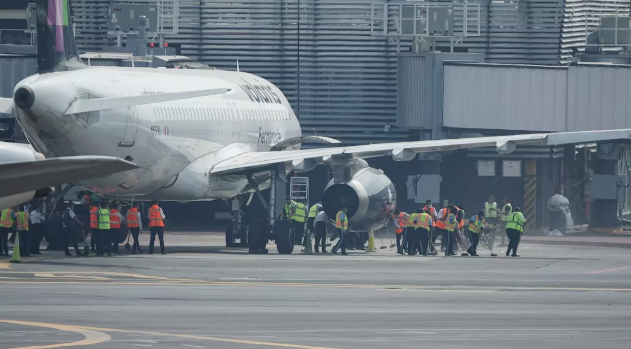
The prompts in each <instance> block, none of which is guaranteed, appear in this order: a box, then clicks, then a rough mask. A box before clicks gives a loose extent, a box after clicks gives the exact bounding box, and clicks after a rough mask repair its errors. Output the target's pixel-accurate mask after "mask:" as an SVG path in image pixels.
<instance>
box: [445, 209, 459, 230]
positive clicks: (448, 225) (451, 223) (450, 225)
mask: <svg viewBox="0 0 631 349" xmlns="http://www.w3.org/2000/svg"><path fill="white" fill-rule="evenodd" d="M456 225H458V221H457V220H456V215H455V214H453V213H450V214H449V216H447V221H446V222H445V229H446V230H447V231H450V232H451V231H454V230H456Z"/></svg>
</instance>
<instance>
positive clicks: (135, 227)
mask: <svg viewBox="0 0 631 349" xmlns="http://www.w3.org/2000/svg"><path fill="white" fill-rule="evenodd" d="M127 228H129V231H130V232H131V237H132V238H133V239H134V245H133V246H132V248H131V254H136V253H140V254H142V250H141V249H140V243H139V242H138V237H139V235H140V231H141V230H142V219H141V218H140V212H138V203H137V202H135V203H134V206H133V207H132V208H130V209H129V210H128V211H127ZM136 251H138V252H136Z"/></svg>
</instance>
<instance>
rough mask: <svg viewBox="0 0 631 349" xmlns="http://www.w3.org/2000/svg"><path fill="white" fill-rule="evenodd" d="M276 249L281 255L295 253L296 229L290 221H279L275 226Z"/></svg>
mask: <svg viewBox="0 0 631 349" xmlns="http://www.w3.org/2000/svg"><path fill="white" fill-rule="evenodd" d="M274 236H275V237H276V249H278V253H280V254H291V253H292V252H294V228H293V227H292V224H291V221H289V220H278V221H276V225H275V226H274Z"/></svg>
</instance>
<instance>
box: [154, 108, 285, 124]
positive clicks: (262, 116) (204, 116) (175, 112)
mask: <svg viewBox="0 0 631 349" xmlns="http://www.w3.org/2000/svg"><path fill="white" fill-rule="evenodd" d="M153 118H154V119H155V120H174V121H175V120H199V121H202V120H218V121H222V120H225V121H227V120H234V119H237V120H253V121H281V120H289V119H290V118H291V114H290V113H289V111H287V110H261V109H220V108H213V109H209V108H177V107H164V108H153Z"/></svg>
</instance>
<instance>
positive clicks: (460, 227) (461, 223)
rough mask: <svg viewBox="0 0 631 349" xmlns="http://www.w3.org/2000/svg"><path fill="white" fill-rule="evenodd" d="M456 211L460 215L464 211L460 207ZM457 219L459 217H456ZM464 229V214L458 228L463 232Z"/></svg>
mask: <svg viewBox="0 0 631 349" xmlns="http://www.w3.org/2000/svg"><path fill="white" fill-rule="evenodd" d="M456 210H458V213H460V211H462V210H461V209H459V208H458V207H456ZM456 217H457V216H456ZM462 227H464V212H463V213H462V220H461V221H460V223H458V228H459V229H460V230H462Z"/></svg>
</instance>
